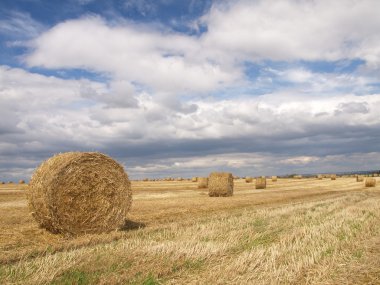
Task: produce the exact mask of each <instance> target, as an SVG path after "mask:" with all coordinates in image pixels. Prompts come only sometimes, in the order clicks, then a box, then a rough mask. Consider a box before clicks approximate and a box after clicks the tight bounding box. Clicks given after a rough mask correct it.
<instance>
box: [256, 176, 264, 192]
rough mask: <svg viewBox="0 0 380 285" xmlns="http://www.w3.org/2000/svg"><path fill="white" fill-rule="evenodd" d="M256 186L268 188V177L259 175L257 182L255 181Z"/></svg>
mask: <svg viewBox="0 0 380 285" xmlns="http://www.w3.org/2000/svg"><path fill="white" fill-rule="evenodd" d="M255 188H256V189H265V188H267V179H266V178H262V177H257V178H256V183H255Z"/></svg>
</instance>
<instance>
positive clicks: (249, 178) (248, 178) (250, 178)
mask: <svg viewBox="0 0 380 285" xmlns="http://www.w3.org/2000/svg"><path fill="white" fill-rule="evenodd" d="M252 181H253V178H252V177H249V176H247V177H246V178H245V182H246V183H251V182H252Z"/></svg>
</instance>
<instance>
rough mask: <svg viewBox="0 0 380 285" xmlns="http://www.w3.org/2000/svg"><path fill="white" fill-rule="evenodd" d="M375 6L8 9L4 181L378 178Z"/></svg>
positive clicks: (0, 38)
mask: <svg viewBox="0 0 380 285" xmlns="http://www.w3.org/2000/svg"><path fill="white" fill-rule="evenodd" d="M378 11H380V1H377V0H362V1H357V0H336V1H327V0H320V1H312V0H284V1H275V0H273V1H270V0H266V1H264V0H252V1H245V0H241V1H239V0H236V1H228V0H220V1H211V0H206V1H195V0H188V1H185V0H157V1H147V0H113V1H112V0H110V1H101V0H67V1H58V0H49V1H47V0H46V1H43V0H1V2H0V180H16V179H26V180H29V178H30V176H31V174H32V173H33V170H34V169H35V168H36V167H37V166H38V165H39V164H40V163H41V162H42V161H44V160H45V159H47V158H49V157H51V156H52V155H54V154H56V153H60V152H66V151H99V152H103V153H106V154H108V155H110V156H111V157H113V158H114V159H116V160H117V161H119V162H120V163H122V164H123V165H124V167H125V169H126V171H127V173H128V174H129V176H130V177H131V178H133V179H139V178H143V177H167V176H172V177H178V176H181V177H191V176H206V175H208V174H209V172H211V171H230V172H232V173H233V174H234V175H240V176H245V175H249V176H259V175H272V174H273V175H283V174H291V173H300V174H303V173H328V172H330V173H331V172H334V173H335V172H344V171H356V170H370V169H380V17H379V16H378Z"/></svg>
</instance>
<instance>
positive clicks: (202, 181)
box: [198, 177, 208, 189]
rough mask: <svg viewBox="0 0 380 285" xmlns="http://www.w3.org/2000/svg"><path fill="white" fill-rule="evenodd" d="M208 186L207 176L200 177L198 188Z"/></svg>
mask: <svg viewBox="0 0 380 285" xmlns="http://www.w3.org/2000/svg"><path fill="white" fill-rule="evenodd" d="M207 187H208V178H207V177H198V189H204V188H207Z"/></svg>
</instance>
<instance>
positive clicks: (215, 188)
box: [208, 172, 234, 197]
mask: <svg viewBox="0 0 380 285" xmlns="http://www.w3.org/2000/svg"><path fill="white" fill-rule="evenodd" d="M233 192H234V178H233V176H232V174H231V173H228V172H212V173H211V174H210V175H209V177H208V195H209V196H210V197H228V196H232V195H233Z"/></svg>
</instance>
